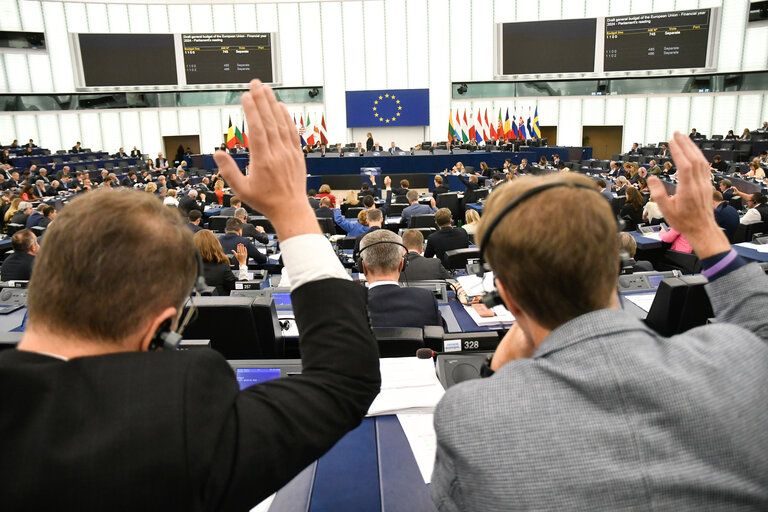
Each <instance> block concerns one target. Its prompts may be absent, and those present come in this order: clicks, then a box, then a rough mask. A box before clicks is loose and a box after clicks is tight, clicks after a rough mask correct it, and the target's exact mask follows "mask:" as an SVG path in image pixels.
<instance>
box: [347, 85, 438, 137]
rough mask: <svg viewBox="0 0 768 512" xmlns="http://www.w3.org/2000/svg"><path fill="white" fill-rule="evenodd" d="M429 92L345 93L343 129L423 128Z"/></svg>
mask: <svg viewBox="0 0 768 512" xmlns="http://www.w3.org/2000/svg"><path fill="white" fill-rule="evenodd" d="M428 124H429V89H384V90H380V91H347V127H348V128H369V127H373V126H426V125H428Z"/></svg>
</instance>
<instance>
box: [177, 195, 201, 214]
mask: <svg viewBox="0 0 768 512" xmlns="http://www.w3.org/2000/svg"><path fill="white" fill-rule="evenodd" d="M179 210H181V211H182V212H184V213H189V211H190V210H200V213H203V212H205V204H204V203H203V202H202V201H199V200H197V201H196V200H194V199H192V198H191V197H189V196H184V197H182V198H180V199H179Z"/></svg>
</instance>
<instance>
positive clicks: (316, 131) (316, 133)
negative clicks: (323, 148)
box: [312, 115, 320, 144]
mask: <svg viewBox="0 0 768 512" xmlns="http://www.w3.org/2000/svg"><path fill="white" fill-rule="evenodd" d="M315 119H317V115H315ZM312 133H314V139H315V144H317V143H318V142H320V127H319V126H318V125H317V123H315V124H313V125H312Z"/></svg>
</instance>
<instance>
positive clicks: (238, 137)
mask: <svg viewBox="0 0 768 512" xmlns="http://www.w3.org/2000/svg"><path fill="white" fill-rule="evenodd" d="M237 144H240V145H242V144H243V132H241V131H240V128H238V126H237V125H235V145H237Z"/></svg>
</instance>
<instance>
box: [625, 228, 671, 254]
mask: <svg viewBox="0 0 768 512" xmlns="http://www.w3.org/2000/svg"><path fill="white" fill-rule="evenodd" d="M629 234H630V235H632V238H634V239H635V242H636V243H637V248H638V249H639V250H643V251H647V250H649V249H660V248H661V246H662V243H663V242H662V241H661V240H656V239H655V238H650V237H647V236H643V234H642V233H638V232H637V231H631V232H630V233H629Z"/></svg>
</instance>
